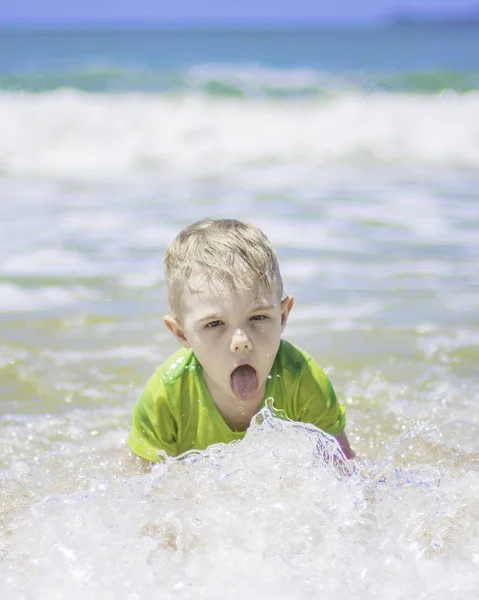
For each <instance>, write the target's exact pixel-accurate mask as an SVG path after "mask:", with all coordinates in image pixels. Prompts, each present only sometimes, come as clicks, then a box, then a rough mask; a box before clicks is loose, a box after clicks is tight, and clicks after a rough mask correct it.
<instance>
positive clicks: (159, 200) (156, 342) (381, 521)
mask: <svg viewBox="0 0 479 600" xmlns="http://www.w3.org/2000/svg"><path fill="white" fill-rule="evenodd" d="M477 33H478V32H477V29H474V28H473V27H471V28H468V27H466V28H447V27H441V28H432V27H429V28H422V29H421V28H420V27H397V28H392V29H383V30H380V29H375V30H360V31H359V30H349V31H347V30H342V31H321V30H307V31H304V30H302V31H295V30H287V31H285V30H283V31H278V30H269V31H262V30H254V31H253V30H250V31H244V30H243V31H211V30H202V31H174V30H168V31H153V30H148V31H121V32H119V31H114V30H109V31H76V32H60V31H55V32H46V31H43V32H38V31H37V32H30V33H26V32H24V33H21V32H1V34H0V89H1V91H0V244H1V248H2V252H1V253H0V502H1V506H2V511H1V513H0V592H1V593H0V595H1V597H5V598H13V599H17V598H35V599H43V598H45V599H46V598H48V599H49V600H50V599H51V598H62V597H65V596H67V595H68V597H70V598H71V599H72V600H73V599H74V598H77V597H78V598H82V599H83V598H86V597H88V598H101V599H102V600H104V599H105V598H110V597H111V598H120V599H123V598H124V599H128V600H134V599H135V598H139V597H140V596H143V595H145V594H148V595H149V597H151V598H160V597H161V598H163V597H167V598H170V597H173V596H176V597H178V598H189V597H191V595H192V594H193V593H194V595H195V597H205V598H216V597H218V598H225V597H233V598H237V597H240V596H241V597H243V596H244V595H245V594H248V595H249V596H251V597H253V598H256V597H258V598H259V597H261V598H275V599H277V598H293V597H294V598H301V599H303V598H304V599H306V598H315V597H317V596H318V595H319V594H321V595H322V597H326V598H333V597H337V596H338V595H341V596H343V597H346V598H361V599H366V598H368V599H369V598H371V597H379V598H391V599H395V598H397V599H402V598H413V597H414V598H421V597H422V598H428V599H429V598H431V599H434V600H439V599H442V598H444V599H446V598H448V599H449V598H451V597H452V598H460V599H465V600H469V599H472V598H475V597H476V595H477V589H478V587H479V580H478V573H479V569H478V568H477V566H478V565H477V562H478V557H479V547H478V539H479V531H478V522H479V519H478V518H477V517H478V514H477V505H478V503H477V500H478V494H479V481H478V456H479V453H478V445H477V439H478V427H479V423H478V417H477V411H476V410H475V409H476V408H477V406H478V401H479V389H478V383H477V364H478V358H479V320H478V308H479V302H478V297H479V279H478V275H477V273H478V271H479V268H478V267H479V208H478V206H479V204H478V201H479V195H478V190H479V92H478V81H479V78H478V73H479V68H478V63H479V48H478V46H479V41H478V40H479V36H478V35H477ZM206 216H217V217H236V218H244V219H248V220H250V221H252V222H254V223H256V224H258V225H259V226H261V227H262V228H263V229H264V231H265V232H266V233H267V235H268V236H269V237H270V239H271V240H272V242H273V244H274V245H275V247H276V248H277V250H278V254H279V257H280V261H281V266H282V272H283V278H284V280H285V286H286V288H287V290H288V291H289V292H290V293H292V294H294V296H295V298H296V303H295V307H294V310H293V312H292V315H291V319H290V322H289V323H288V328H287V330H286V332H285V337H286V338H287V339H288V340H290V341H292V342H294V343H297V344H299V345H301V346H302V347H304V349H305V350H307V351H308V352H309V353H311V354H313V355H314V356H315V357H316V359H317V360H318V361H319V363H320V364H321V365H322V366H323V367H324V368H325V369H327V371H328V373H329V375H330V377H331V379H332V381H333V383H334V385H335V388H336V391H337V393H338V396H339V398H340V400H341V401H342V402H343V403H344V404H346V406H347V409H348V434H349V437H350V439H351V441H352V444H353V447H354V448H355V450H356V451H357V452H358V454H359V455H360V456H361V461H360V462H359V463H358V464H357V466H356V474H354V475H353V476H352V477H346V478H345V477H344V476H343V475H342V474H341V470H340V471H338V470H337V464H335V463H334V461H332V462H331V461H329V458H331V448H330V447H329V448H328V447H327V440H325V438H323V437H322V436H321V435H320V434H318V433H315V432H311V431H310V430H308V429H307V428H298V427H295V426H294V425H290V424H287V423H284V422H281V423H280V424H278V423H277V422H275V420H271V419H270V418H269V417H268V415H266V418H265V421H264V422H263V423H262V424H260V423H258V424H256V425H255V426H254V427H253V428H252V430H251V432H250V433H249V434H248V436H247V438H246V440H245V442H244V443H242V444H239V445H233V446H229V447H227V448H216V449H212V450H211V451H210V452H206V453H202V454H200V455H195V456H193V457H190V458H189V459H188V460H186V461H183V462H176V461H171V462H169V463H167V464H166V465H163V466H161V467H159V468H158V469H157V470H155V471H154V473H153V474H152V475H145V474H142V473H141V470H140V469H139V467H138V466H137V465H135V464H134V463H132V462H131V461H129V459H128V454H127V449H126V437H127V435H128V428H129V422H130V415H131V410H132V406H133V404H134V402H135V400H136V398H137V396H138V394H139V393H140V391H141V389H142V387H143V385H144V383H145V381H146V379H147V378H148V377H149V375H150V374H151V372H152V371H153V369H154V368H155V366H156V365H157V364H158V363H160V362H161V361H162V360H164V359H165V358H166V357H167V356H168V355H169V354H170V353H171V352H173V351H174V350H175V349H176V345H175V341H174V340H173V338H172V337H171V335H169V333H168V332H167V331H166V329H165V328H164V326H163V324H162V315H163V314H164V313H165V312H166V311H167V305H166V292H165V286H164V280H163V274H162V256H163V252H164V250H165V248H166V246H167V245H168V243H169V242H170V241H171V240H172V239H173V237H174V236H175V235H176V233H177V232H178V231H179V229H180V228H181V227H183V226H184V225H186V224H188V223H190V222H192V221H194V220H197V219H200V218H204V217H206ZM325 445H326V446H325ZM192 590H193V592H192Z"/></svg>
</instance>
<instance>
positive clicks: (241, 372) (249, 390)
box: [231, 365, 258, 400]
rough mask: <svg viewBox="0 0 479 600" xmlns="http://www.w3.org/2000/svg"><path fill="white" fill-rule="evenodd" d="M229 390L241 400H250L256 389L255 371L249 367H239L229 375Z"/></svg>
mask: <svg viewBox="0 0 479 600" xmlns="http://www.w3.org/2000/svg"><path fill="white" fill-rule="evenodd" d="M231 388H232V389H233V392H234V394H235V396H237V397H238V398H241V399H242V400H247V399H248V398H251V396H253V395H254V394H255V393H256V390H257V389H258V378H257V376H256V371H255V370H254V369H253V367H250V366H249V365H241V367H238V368H236V369H235V370H234V371H233V373H231Z"/></svg>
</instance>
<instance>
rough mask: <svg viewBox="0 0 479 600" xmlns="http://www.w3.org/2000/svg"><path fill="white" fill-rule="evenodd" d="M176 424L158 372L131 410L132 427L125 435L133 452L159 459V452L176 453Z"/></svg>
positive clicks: (147, 458)
mask: <svg viewBox="0 0 479 600" xmlns="http://www.w3.org/2000/svg"><path fill="white" fill-rule="evenodd" d="M176 438H177V426H176V422H175V419H174V417H173V415H172V414H171V411H170V408H169V406H168V402H167V390H166V389H165V386H164V384H163V382H162V380H161V377H160V376H159V375H158V373H155V374H154V375H153V376H152V377H151V378H150V380H149V381H148V383H147V385H146V388H145V390H144V392H143V394H142V395H141V397H140V399H139V400H138V402H137V403H136V405H135V408H134V409H133V426H132V430H131V433H130V437H129V438H128V445H129V446H130V448H131V449H132V451H133V452H134V453H135V454H137V455H138V456H141V457H142V458H145V459H146V460H149V461H151V462H158V460H159V459H158V451H159V450H164V451H165V452H166V453H167V454H169V455H170V456H176V454H177V446H176Z"/></svg>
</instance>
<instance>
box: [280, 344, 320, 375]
mask: <svg viewBox="0 0 479 600" xmlns="http://www.w3.org/2000/svg"><path fill="white" fill-rule="evenodd" d="M277 358H278V367H279V368H280V369H281V370H283V369H287V370H288V371H292V372H293V373H297V374H299V373H301V372H302V371H303V370H304V369H305V368H306V366H307V365H308V364H309V363H310V362H311V361H312V360H313V359H312V358H311V356H310V355H309V354H308V353H307V352H305V351H304V350H302V349H301V348H299V347H298V346H295V345H294V344H292V343H291V342H287V341H286V340H283V339H282V340H281V342H280V344H279V350H278V356H277Z"/></svg>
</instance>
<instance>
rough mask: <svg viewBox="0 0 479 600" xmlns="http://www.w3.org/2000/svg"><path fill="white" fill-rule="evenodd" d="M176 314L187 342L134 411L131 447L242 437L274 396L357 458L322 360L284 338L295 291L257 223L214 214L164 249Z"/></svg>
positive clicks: (147, 450) (176, 447) (174, 451)
mask: <svg viewBox="0 0 479 600" xmlns="http://www.w3.org/2000/svg"><path fill="white" fill-rule="evenodd" d="M165 274H166V282H167V286H168V297H169V303H170V309H171V314H170V315H168V316H166V317H165V318H164V321H165V325H166V326H167V327H168V329H169V330H170V331H171V332H172V333H173V335H174V336H175V338H176V339H177V340H178V341H179V342H180V344H181V345H182V346H183V348H182V349H181V350H179V351H178V352H176V353H175V354H174V355H173V356H172V357H171V358H169V359H168V360H167V361H166V362H165V363H164V364H163V365H161V366H160V367H158V368H157V370H156V372H155V373H154V375H153V376H152V377H151V379H150V380H149V382H148V384H147V386H146V389H145V391H144V392H143V394H142V396H141V397H140V399H139V400H138V402H137V404H136V406H135V409H134V412H133V428H132V431H131V434H130V437H129V440H128V443H129V445H130V448H131V449H132V450H133V452H134V453H135V454H137V455H138V456H140V457H142V458H144V459H147V460H148V461H152V462H157V461H158V451H159V450H165V451H166V453H167V454H169V455H170V456H177V455H179V454H182V453H183V452H186V451H187V450H191V449H204V448H206V447H207V446H209V445H211V444H214V443H217V442H225V443H228V442H231V441H232V440H239V439H242V438H243V437H244V435H245V432H246V429H247V428H248V426H249V424H250V421H251V418H252V417H253V416H254V415H255V414H256V413H257V412H258V411H259V410H260V409H261V408H262V406H263V405H264V400H265V399H266V398H269V397H272V398H273V399H274V406H275V408H276V409H282V410H283V411H284V412H285V413H286V415H287V416H288V417H289V418H290V419H292V420H293V421H302V422H306V423H313V424H315V425H317V426H318V427H319V428H321V429H322V430H324V431H326V432H327V433H330V434H332V435H334V436H335V437H336V439H337V440H338V442H339V444H340V446H341V448H342V450H343V452H344V454H345V456H346V457H347V458H353V457H354V452H353V451H352V450H351V448H350V445H349V442H348V438H347V436H346V433H345V431H344V425H345V409H344V408H343V407H342V406H340V405H339V404H338V402H337V400H336V395H335V393H334V390H333V387H332V385H331V383H330V381H329V379H328V378H327V376H326V375H325V373H324V372H323V371H322V370H321V369H320V367H319V366H318V365H317V364H316V363H315V362H314V361H313V360H312V358H311V357H310V356H308V355H307V354H306V353H305V352H303V351H302V350H300V349H299V348H297V347H296V346H293V345H292V344H290V343H288V342H286V341H285V340H282V339H281V333H282V331H283V330H284V328H285V326H286V323H287V320H288V316H289V313H290V311H291V308H292V306H293V298H292V297H291V296H285V295H284V291H283V282H282V280H281V274H280V270H279V265H278V261H277V258H276V254H275V251H274V250H273V248H272V246H271V244H270V242H269V240H268V239H267V238H266V236H265V235H264V234H263V233H262V232H261V231H260V230H259V229H258V228H256V227H254V226H252V225H250V224H247V223H244V222H241V221H236V220H229V219H220V220H213V219H207V220H204V221H199V222H198V223H194V224H193V225H191V226H189V227H186V228H185V229H184V230H183V231H181V232H180V234H179V235H178V237H177V238H176V239H175V240H174V241H173V242H172V244H171V245H170V247H169V248H168V250H167V252H166V256H165Z"/></svg>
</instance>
